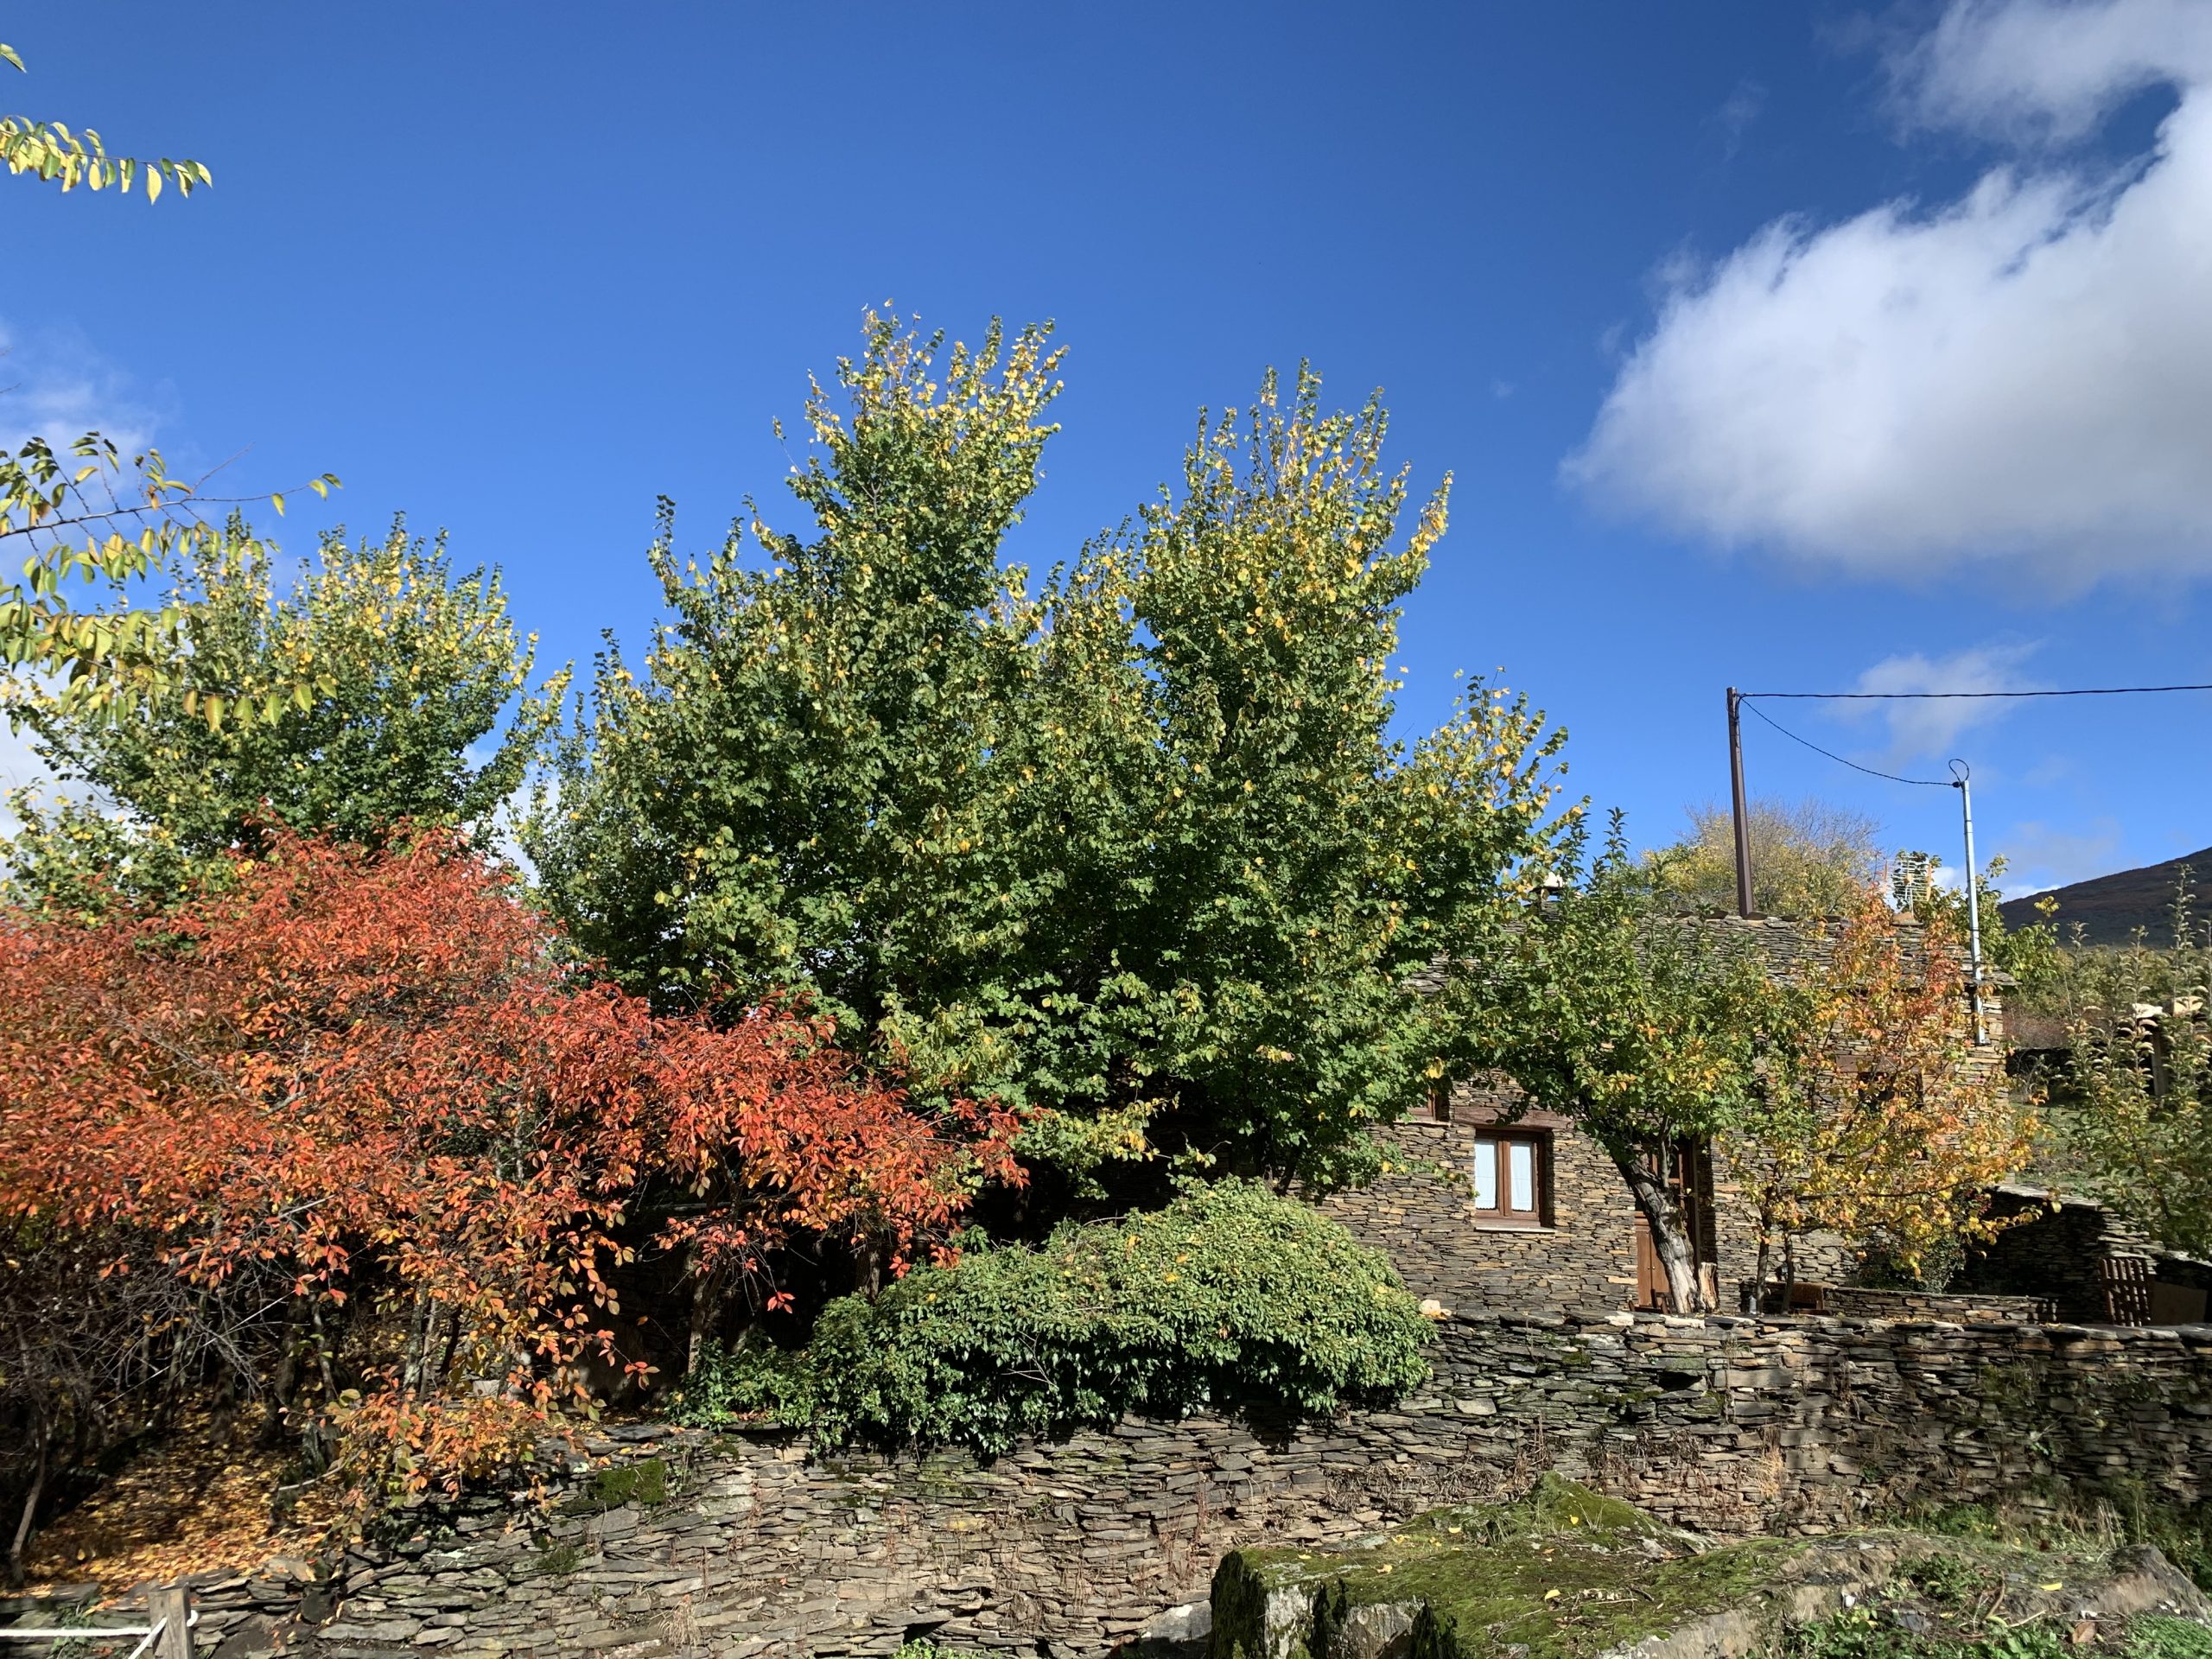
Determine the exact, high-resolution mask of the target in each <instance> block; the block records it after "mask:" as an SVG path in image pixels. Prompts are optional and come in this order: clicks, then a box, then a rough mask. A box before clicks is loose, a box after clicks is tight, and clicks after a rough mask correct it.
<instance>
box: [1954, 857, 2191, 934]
mask: <svg viewBox="0 0 2212 1659" xmlns="http://www.w3.org/2000/svg"><path fill="white" fill-rule="evenodd" d="M2183 865H2187V866H2189V867H2190V870H2191V871H2192V873H2193V874H2194V875H2195V877H2196V880H2195V881H2194V883H2193V890H2194V892H2195V894H2196V906H2195V908H2196V919H2197V921H2198V923H2199V925H2202V923H2203V922H2204V921H2205V920H2206V918H2208V916H2212V847H2207V848H2206V849H2204V850H2203V851H2202V852H2199V853H2183V855H2181V856H2180V857H2179V858H2170V859H2168V860H2167V861H2165V862H2164V863H2163V864H2146V865H2145V866H2144V867H2143V868H2141V869H2139V870H2121V871H2120V872H2118V873H2117V874H2113V875H2099V876H2092V877H2091V878H2090V879H2089V880H2087V881H2076V882H2075V883H2074V884H2073V886H2071V887H2055V888H2053V889H2052V890H2051V893H2050V897H2052V898H2055V899H2057V900H2058V912H2057V914H2056V915H2055V916H2054V917H2052V918H2051V919H2052V920H2053V921H2055V922H2056V923H2057V925H2058V937H2059V938H2061V939H2063V940H2065V941H2067V942H2068V943H2069V944H2070V943H2071V942H2072V940H2073V937H2074V924H2075V923H2076V922H2079V923H2080V924H2081V925H2082V932H2083V935H2084V936H2085V938H2086V939H2087V941H2088V943H2089V944H2126V943H2127V941H2128V938H2129V937H2130V936H2131V935H2133V933H2134V931H2135V930H2136V929H2137V928H2141V929H2142V930H2143V934H2144V938H2145V942H2146V943H2148V944H2154V945H2163V944H2172V943H2173V937H2174V935H2173V904H2174V887H2175V885H2176V884H2177V882H2178V881H2179V880H2181V872H2182V867H2183ZM2043 896H2044V895H2042V894H2037V898H2041V897H2043ZM1997 908H1998V912H1999V914H2000V915H2002V916H2003V917H2004V918H2005V926H2007V927H2025V926H2027V925H2029V924H2030V923H2031V922H2036V921H2040V920H2041V919H2042V918H2041V917H2040V916H2039V915H2037V912H2036V899H2006V900H2005V902H2004V903H2003V904H2001V905H1999V906H1998V907H1997Z"/></svg>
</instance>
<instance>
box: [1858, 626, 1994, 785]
mask: <svg viewBox="0 0 2212 1659" xmlns="http://www.w3.org/2000/svg"><path fill="white" fill-rule="evenodd" d="M2035 652H2036V647H2035V646H2034V645H1976V646H1974V647H1972V648H1970V649H1968V650H1965V651H1956V652H1952V653H1951V654H1950V655H1948V656H1947V657H1927V656H1923V655H1922V654H1921V653H1920V652H1910V653H1905V654H1902V655H1899V656H1896V657H1886V658H1883V659H1882V660H1881V661H1880V662H1878V663H1877V664H1874V665H1873V666H1872V668H1870V669H1868V670H1867V671H1866V672H1865V673H1863V674H1861V675H1860V676H1859V683H1858V684H1857V685H1856V686H1855V687H1854V688H1853V690H1859V691H1873V692H1891V693H1895V692H1900V691H1981V692H1986V691H2028V690H2035V689H2036V683H2035V682H2034V681H2033V680H2031V679H2028V678H2026V677H2024V676H2023V675H2022V674H2021V673H2020V666H2021V664H2024V663H2025V662H2026V661H2027V659H2028V658H2030V657H2031V656H2033V655H2034V654H2035ZM1829 706H1830V707H1831V708H1833V709H1838V710H1840V711H1842V712H1843V713H1844V714H1845V715H1846V716H1847V718H1849V717H1856V718H1859V719H1862V720H1863V719H1866V718H1868V717H1870V716H1872V715H1879V716H1880V717H1881V718H1882V719H1884V720H1885V721H1887V722H1888V726H1889V759H1890V760H1891V761H1892V762H1894V763H1900V764H1901V763H1904V762H1905V761H1910V760H1948V759H1949V758H1950V757H1951V756H1952V755H1954V754H1955V753H1957V748H1956V747H1955V746H1956V744H1957V742H1958V741H1959V738H1960V737H1961V735H1962V734H1965V733H1966V732H1967V731H1969V730H1971V729H1972V728H1974V727H1977V726H1986V725H1988V724H1989V723H1990V722H1991V721H1996V720H1999V719H2002V718H2003V717H2004V716H2005V715H2007V714H2009V713H2011V712H2012V709H2013V707H2014V704H2013V703H2012V702H2011V701H2010V700H2009V699H2005V698H1996V697H1958V698H1945V699H1936V700H1927V699H1916V700H1914V701H1910V702H1845V703H1834V704H1830V705H1829Z"/></svg>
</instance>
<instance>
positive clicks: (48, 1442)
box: [8, 1418, 54, 1590]
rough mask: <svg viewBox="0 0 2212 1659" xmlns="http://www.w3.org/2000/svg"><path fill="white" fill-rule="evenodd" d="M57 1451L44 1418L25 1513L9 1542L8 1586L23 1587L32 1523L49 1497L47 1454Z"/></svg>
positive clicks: (25, 1502) (24, 1505)
mask: <svg viewBox="0 0 2212 1659" xmlns="http://www.w3.org/2000/svg"><path fill="white" fill-rule="evenodd" d="M53 1449H54V1431H53V1429H52V1428H50V1427H48V1425H47V1423H46V1421H45V1420H44V1419H43V1418H41V1419H40V1421H39V1426H38V1465H37V1467H36V1468H35V1469H33V1470H32V1471H31V1489H30V1491H28V1492H26V1493H25V1494H24V1495H23V1512H22V1515H21V1516H19V1517H18V1518H17V1520H16V1535H15V1536H14V1537H13V1538H11V1539H10V1540H9V1541H8V1587H9V1588H10V1590H20V1589H22V1587H23V1548H24V1546H25V1545H27V1544H29V1542H30V1538H31V1522H32V1521H33V1520H34V1519H35V1518H36V1516H37V1515H38V1501H39V1499H40V1498H41V1497H44V1496H45V1495H46V1470H47V1465H48V1462H49V1461H50V1459H49V1456H48V1454H49V1453H50V1452H52V1451H53Z"/></svg>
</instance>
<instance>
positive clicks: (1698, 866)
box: [1645, 796, 1882, 916]
mask: <svg viewBox="0 0 2212 1659" xmlns="http://www.w3.org/2000/svg"><path fill="white" fill-rule="evenodd" d="M1747 816H1748V817H1749V819H1750V840H1751V908H1752V910H1753V911H1754V912H1756V913H1758V914H1759V915H1762V916H1840V915H1842V914H1844V913H1845V912H1847V911H1849V910H1850V909H1852V907H1853V906H1854V905H1856V904H1857V902H1858V900H1859V895H1860V894H1861V893H1865V892H1866V888H1867V887H1868V886H1869V885H1870V884H1872V882H1873V881H1874V880H1876V879H1877V878H1878V876H1879V875H1880V874H1881V871H1882V853H1881V839H1880V837H1881V826H1880V825H1879V824H1878V823H1876V822H1875V821H1874V820H1873V819H1872V818H1871V817H1867V816H1866V814H1865V813H1863V812H1856V811H1853V810H1852V809H1851V808H1849V807H1846V806H1838V805H1836V804H1834V803H1833V802H1829V801H1822V800H1817V799H1815V798H1811V797H1809V796H1808V797H1807V798H1805V799H1803V800H1802V801H1783V800H1775V799H1771V798H1760V799H1755V800H1753V801H1751V803H1750V805H1749V810H1748V815H1747ZM1689 820H1690V832H1689V834H1688V835H1687V836H1684V837H1682V839H1681V840H1680V841H1677V842H1674V843H1673V844H1672V845H1670V846H1668V847H1665V848H1662V849H1659V850H1658V851H1656V852H1653V853H1649V854H1647V855H1645V856H1646V859H1647V860H1648V861H1649V864H1650V867H1651V874H1652V880H1653V881H1654V883H1655V885H1656V887H1658V889H1659V890H1660V891H1661V892H1662V893H1666V894H1669V895H1671V896H1673V897H1675V898H1677V899H1681V900H1684V901H1686V902H1687V903H1688V904H1689V905H1690V906H1694V907H1695V908H1697V909H1700V910H1709V911H1713V912H1733V911H1734V910H1735V908H1736V824H1735V818H1734V816H1733V815H1732V813H1731V812H1730V811H1728V810H1726V808H1723V807H1719V806H1715V805H1713V804H1711V803H1710V802H1707V803H1706V804H1703V805H1701V806H1693V807H1691V808H1690V809H1689Z"/></svg>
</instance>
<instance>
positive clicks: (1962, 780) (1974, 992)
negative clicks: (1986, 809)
mask: <svg viewBox="0 0 2212 1659" xmlns="http://www.w3.org/2000/svg"><path fill="white" fill-rule="evenodd" d="M1973 778H1974V769H1973V768H1972V767H1971V766H1967V763H1966V762H1965V761H1963V760H1954V761H1952V762H1951V787H1952V788H1953V789H1955V790H1957V791H1959V815H1960V817H1961V818H1963V819H1964V820H1965V822H1966V831H1967V964H1968V966H1969V967H1971V968H1972V969H1973V971H1974V978H1973V980H1972V981H1971V982H1969V983H1968V984H1967V997H1968V999H1969V1000H1970V1001H1972V1002H1973V1004H1974V1046H1975V1047H1976V1048H1983V1047H1986V1046H1987V1045H1988V1042H1989V1022H1988V1020H1986V1018H1984V1017H1983V1013H1982V1007H1981V883H1980V881H1978V880H1975V879H1974V784H1973V781H1972V779H1973Z"/></svg>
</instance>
